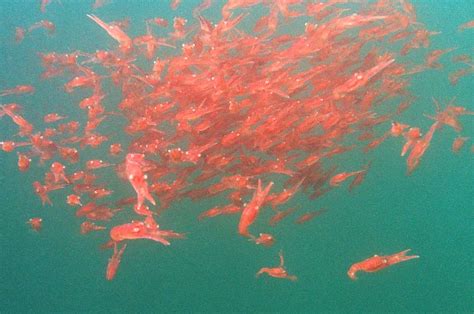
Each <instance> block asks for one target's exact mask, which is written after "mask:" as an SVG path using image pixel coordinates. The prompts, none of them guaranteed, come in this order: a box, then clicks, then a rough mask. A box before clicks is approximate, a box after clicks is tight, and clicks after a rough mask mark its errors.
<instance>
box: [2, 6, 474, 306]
mask: <svg viewBox="0 0 474 314" xmlns="http://www.w3.org/2000/svg"><path fill="white" fill-rule="evenodd" d="M38 2H39V1H13V0H9V1H8V0H3V1H1V2H0V62H1V71H0V89H3V88H6V87H10V86H14V85H16V84H27V83H32V84H34V85H35V86H37V88H38V92H37V93H36V94H34V95H31V96H23V97H18V98H11V100H10V98H9V100H8V101H17V102H19V103H21V104H23V105H24V107H25V108H26V110H25V112H27V118H29V119H30V120H31V121H32V122H33V123H34V124H35V114H38V113H42V114H44V113H46V112H54V111H60V112H66V113H68V114H69V115H70V116H74V115H79V111H78V109H76V108H75V105H74V104H75V103H77V101H78V100H79V99H80V97H81V96H80V95H77V94H73V95H65V93H64V92H63V91H62V90H61V89H60V87H58V86H60V84H61V83H63V82H64V80H65V78H59V79H54V80H53V81H55V83H54V84H53V83H51V81H41V80H39V79H38V77H39V74H40V73H41V70H42V69H41V66H40V63H39V59H38V58H37V57H36V53H37V52H48V51H58V52H68V51H73V50H76V49H79V50H86V51H94V50H96V49H103V48H108V47H111V45H112V42H111V41H108V45H109V46H107V43H105V42H104V38H106V37H105V35H104V33H103V32H102V31H100V30H99V29H98V27H97V25H95V24H94V23H91V21H90V20H89V19H88V18H87V17H86V14H87V13H90V12H91V9H90V4H91V2H92V1H79V0H75V1H71V0H69V1H68V0H62V1H61V3H58V2H53V4H51V5H50V6H49V7H48V13H47V14H46V15H42V14H41V13H40V12H39V4H38ZM183 2H184V4H182V5H181V7H180V8H179V9H178V10H177V11H176V12H172V11H171V10H170V9H169V6H168V2H167V1H161V0H160V1H158V0H157V1H151V0H150V1H144V0H143V1H130V0H129V1H119V0H116V1H114V2H113V3H112V4H110V5H108V6H105V7H103V8H101V9H99V10H97V11H96V14H97V15H99V16H106V17H107V20H114V19H121V18H124V17H126V16H130V17H131V25H132V26H131V32H134V33H136V34H138V33H139V32H140V31H141V30H140V28H139V27H140V26H139V25H140V23H141V21H143V20H144V19H145V18H149V17H153V16H164V17H170V16H174V15H181V16H186V17H188V18H189V19H191V11H192V8H194V7H195V4H196V3H197V2H196V1H183ZM414 4H415V7H416V9H417V14H418V19H419V20H420V21H421V22H423V23H424V24H425V25H426V26H427V28H428V29H430V30H434V31H440V32H441V34H440V35H438V36H434V37H432V44H431V47H430V49H444V48H449V47H456V48H457V51H456V54H460V53H470V54H471V55H472V48H473V47H474V30H467V31H464V32H462V33H459V32H457V26H458V25H459V24H461V23H464V22H466V21H469V20H472V19H473V18H474V2H473V1H471V0H462V1H460V0H458V1H453V0H440V1H437V0H431V1H427V0H418V1H414ZM207 14H208V16H211V17H212V14H217V10H215V11H212V10H211V11H208V12H207ZM43 18H48V19H51V20H52V21H54V22H55V23H56V25H57V28H58V29H57V34H56V35H55V36H53V37H50V38H47V37H46V36H43V34H39V33H40V32H38V34H36V35H35V36H31V37H27V38H26V39H25V41H24V42H23V43H22V44H21V45H15V44H14V42H13V39H12V38H13V33H14V28H15V27H16V26H18V25H25V26H26V25H31V24H32V23H34V22H36V21H38V20H40V19H43ZM449 59H450V57H447V56H446V57H443V59H442V63H443V64H444V65H445V68H444V69H443V70H441V71H427V72H425V73H422V74H419V75H416V76H415V77H414V79H413V84H412V86H411V88H410V90H411V91H412V93H413V94H414V95H416V96H417V99H416V102H415V103H414V105H413V107H412V108H411V109H410V110H409V111H408V112H406V113H404V115H403V116H402V120H403V121H404V122H408V123H413V124H416V125H420V126H421V127H422V128H423V129H424V130H426V128H427V127H428V126H429V125H430V123H431V121H429V120H428V119H425V118H423V117H422V116H421V113H423V112H426V113H432V112H433V110H434V109H433V106H432V103H431V98H432V97H435V98H437V99H440V100H442V101H447V100H449V99H451V98H452V97H454V96H456V97H457V104H459V105H462V106H465V107H467V108H469V109H470V110H474V97H473V86H474V76H473V75H471V76H468V77H465V78H462V79H461V80H460V81H459V83H458V84H457V85H456V86H451V85H450V84H449V81H448V78H447V76H448V73H449V72H451V71H452V70H453V69H455V66H454V65H452V64H451V62H450V61H449ZM5 121H6V119H2V120H0V139H5V138H9V137H10V136H11V134H13V133H15V132H16V128H15V127H14V126H12V125H11V123H6V122H5ZM461 121H462V123H463V125H464V130H463V132H462V133H461V135H463V136H469V137H471V139H470V141H468V142H467V145H466V147H464V149H463V150H462V151H461V152H460V153H459V154H453V153H452V152H451V143H452V140H453V139H454V137H456V136H457V134H456V133H455V132H454V131H453V130H452V129H450V128H443V129H442V130H441V131H440V132H437V133H436V134H435V136H434V138H433V141H432V144H431V147H430V149H429V150H428V151H427V152H426V155H425V156H424V157H423V159H422V161H421V164H420V166H419V168H418V169H417V170H416V171H415V172H414V173H413V174H412V175H411V176H406V165H405V160H404V159H402V158H400V157H399V152H400V149H401V146H402V142H401V140H400V139H389V140H387V141H386V142H385V143H383V144H382V145H381V146H380V147H379V149H377V150H376V151H374V152H372V153H370V154H369V155H367V156H364V157H363V158H364V159H365V160H373V165H372V168H371V170H370V172H369V173H368V175H367V177H366V180H365V182H364V184H363V185H361V186H360V187H359V188H358V189H356V190H355V191H353V192H352V193H349V192H347V190H346V189H344V188H341V189H336V190H334V191H331V192H330V193H328V194H327V195H325V196H324V197H322V198H321V199H318V200H316V201H309V200H307V198H306V197H305V196H304V195H300V196H299V197H298V198H295V199H293V200H292V201H291V203H290V205H298V206H300V207H301V208H302V209H307V210H312V209H318V208H327V209H328V211H327V212H326V213H325V214H324V215H321V216H319V217H317V218H316V219H315V220H313V221H311V222H309V223H307V224H305V225H301V226H300V225H295V224H294V223H293V220H294V217H292V219H288V220H285V221H283V222H282V223H281V224H280V225H278V227H274V228H272V227H270V226H268V225H267V224H266V223H265V221H267V219H266V218H267V217H269V216H270V214H271V213H269V211H268V210H267V211H264V212H263V213H262V217H263V218H262V219H259V220H258V222H257V223H256V225H255V230H260V231H262V232H263V231H266V232H270V233H272V234H273V235H274V236H275V237H276V239H277V243H276V244H275V246H274V247H272V248H270V249H268V248H264V247H260V246H256V245H253V244H251V243H249V242H248V241H247V240H245V239H243V238H241V237H239V236H237V233H236V225H237V222H238V216H234V217H218V218H215V219H211V220H207V221H202V222H197V220H196V216H197V215H198V214H199V213H200V212H201V211H203V210H205V209H208V208H210V207H212V206H213V205H214V204H217V203H216V202H215V201H202V202H195V203H192V202H189V201H183V202H180V203H178V204H176V205H175V206H174V207H173V208H172V210H169V211H168V212H166V213H165V214H164V215H163V216H161V217H160V220H159V221H160V224H161V225H162V226H166V228H167V229H168V228H169V229H173V230H176V231H179V232H186V233H187V237H188V239H186V240H176V241H173V243H172V245H171V246H170V247H163V246H161V245H159V244H156V243H153V242H150V241H134V242H133V243H130V244H129V246H128V248H127V250H126V252H125V255H124V257H123V259H122V264H121V266H120V269H119V271H118V273H117V277H116V278H115V279H114V280H113V281H111V282H108V281H106V280H105V267H106V264H107V260H108V258H109V257H110V251H102V250H100V249H98V247H99V245H100V244H101V243H103V242H104V241H105V239H106V235H105V234H104V233H92V234H89V235H87V236H81V235H80V234H79V225H80V221H79V220H78V219H76V218H75V217H74V212H73V210H72V209H71V208H70V207H68V206H66V205H62V204H64V198H65V195H64V193H62V192H61V193H52V194H51V195H52V201H53V203H55V204H56V206H54V207H44V208H43V207H42V206H41V204H40V202H39V199H38V198H37V197H36V196H35V195H34V193H33V190H32V187H31V183H32V182H33V181H34V180H37V179H38V178H41V176H42V174H43V173H44V171H45V169H46V168H45V167H41V166H38V165H36V164H35V165H33V166H32V169H31V171H30V172H28V173H26V174H21V173H19V172H18V170H17V168H16V154H15V153H11V154H6V153H3V152H2V153H1V154H0V165H1V167H0V186H1V190H0V202H1V203H0V204H1V212H2V219H1V228H0V245H1V251H0V312H1V313H4V312H27V311H29V312H53V311H55V312H135V313H143V312H188V313H189V312H229V311H232V312H263V311H271V312H292V313H294V312H323V311H324V312H369V311H370V312H389V311H390V312H414V311H416V312H434V311H436V312H452V313H459V312H471V313H472V312H473V310H474V300H473V296H474V272H473V269H474V268H473V260H474V259H473V257H474V256H473V253H474V247H473V239H474V228H473V218H474V217H473V214H474V170H473V169H474V168H473V165H474V163H473V157H474V154H472V153H471V152H470V146H471V145H472V144H473V140H474V138H472V137H473V135H474V120H473V119H472V117H463V118H462V120H461ZM38 123H39V122H38ZM95 154H96V155H97V154H98V153H95ZM88 156H91V158H93V157H94V155H93V154H92V153H91V154H90V155H88ZM347 158H349V157H347ZM345 162H346V165H350V164H351V160H346V161H345ZM110 178H113V175H110ZM119 185H120V184H119ZM116 193H123V194H124V195H123V196H128V195H131V189H130V187H128V186H126V187H116ZM32 216H41V217H43V221H44V228H43V230H42V231H41V232H40V233H35V232H33V231H31V230H30V228H29V226H28V225H26V224H25V221H27V220H28V218H30V217H32ZM120 219H123V221H127V217H122V218H120ZM120 219H118V220H120ZM252 228H254V227H252ZM281 248H282V249H283V250H284V254H285V264H286V267H287V269H288V271H289V273H291V274H293V273H294V274H295V275H297V276H298V281H297V282H290V281H285V280H277V279H273V278H267V277H261V278H259V279H258V280H257V279H256V278H255V273H256V271H258V269H259V268H260V267H263V266H272V265H277V264H278V251H279V250H280V249H281ZM407 248H411V249H412V252H413V254H417V255H420V258H419V259H417V260H413V261H408V262H406V263H402V264H399V265H396V266H393V267H390V268H388V269H386V270H383V271H380V272H378V273H375V274H361V275H360V278H359V280H357V281H351V280H350V279H349V278H348V277H347V275H346V271H347V269H348V267H349V266H350V265H351V264H352V263H354V262H357V261H360V260H363V259H365V258H367V257H369V256H371V255H373V254H391V253H395V252H398V251H401V250H404V249H407Z"/></svg>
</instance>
